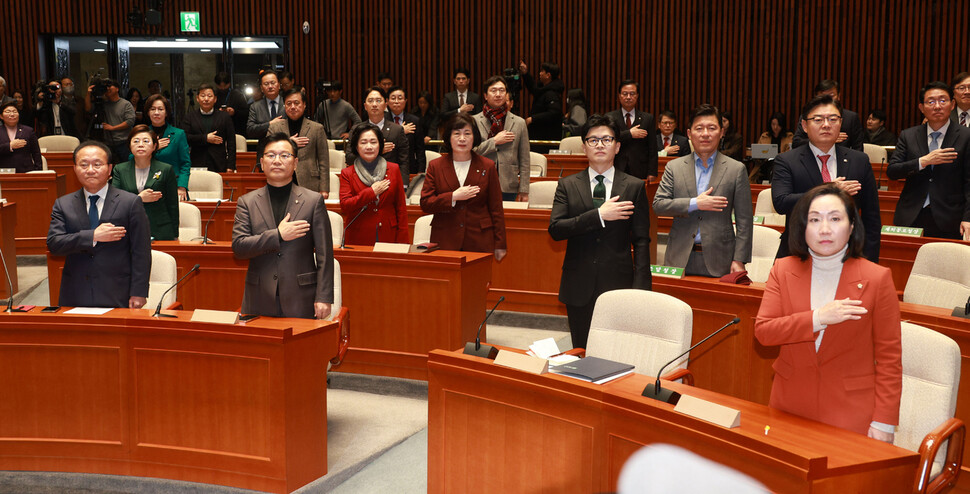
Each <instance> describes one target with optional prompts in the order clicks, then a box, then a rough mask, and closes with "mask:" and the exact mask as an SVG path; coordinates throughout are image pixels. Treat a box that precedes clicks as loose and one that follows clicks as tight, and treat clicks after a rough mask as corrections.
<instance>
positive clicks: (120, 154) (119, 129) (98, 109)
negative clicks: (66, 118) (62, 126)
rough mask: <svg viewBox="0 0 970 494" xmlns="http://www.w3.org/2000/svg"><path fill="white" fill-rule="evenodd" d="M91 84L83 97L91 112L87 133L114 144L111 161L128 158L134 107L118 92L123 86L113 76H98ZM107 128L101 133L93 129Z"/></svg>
mask: <svg viewBox="0 0 970 494" xmlns="http://www.w3.org/2000/svg"><path fill="white" fill-rule="evenodd" d="M91 82H92V84H91V85H90V86H88V94H87V95H86V96H85V97H84V107H85V109H87V111H89V112H91V113H92V117H91V118H92V125H91V130H90V131H89V132H88V137H90V138H92V139H97V140H101V141H102V142H104V143H105V144H107V145H108V147H109V148H111V162H112V163H114V164H117V163H121V162H123V161H127V160H128V154H129V151H130V150H129V148H128V132H129V131H130V130H131V128H132V127H133V126H134V125H135V107H134V106H132V105H131V102H130V101H128V100H126V99H124V98H122V97H121V95H120V94H119V91H120V89H121V86H119V85H118V83H117V82H116V81H114V80H112V79H100V80H98V79H95V80H92V81H91ZM98 124H100V128H101V129H103V130H104V134H103V135H99V133H98V132H96V131H94V129H97V128H98Z"/></svg>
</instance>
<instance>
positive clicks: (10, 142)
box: [0, 101, 44, 173]
mask: <svg viewBox="0 0 970 494" xmlns="http://www.w3.org/2000/svg"><path fill="white" fill-rule="evenodd" d="M0 115H2V119H3V125H0V168H15V169H16V170H17V173H26V172H29V171H32V170H40V169H43V167H44V164H43V160H42V159H41V156H40V145H39V144H38V143H37V134H35V133H34V129H32V128H30V127H28V126H26V125H20V112H19V111H18V110H17V107H16V106H15V104H14V102H13V101H10V102H8V103H7V104H5V105H3V106H2V107H0ZM11 133H12V134H13V139H11V138H10V134H11Z"/></svg>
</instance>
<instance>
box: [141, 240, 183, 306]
mask: <svg viewBox="0 0 970 494" xmlns="http://www.w3.org/2000/svg"><path fill="white" fill-rule="evenodd" d="M176 281H178V269H177V268H176V266H175V258H174V257H172V256H171V255H169V254H166V253H164V252H161V251H158V250H153V251H152V270H151V273H150V274H149V276H148V302H146V303H145V308H146V309H151V310H155V307H156V306H158V301H159V300H160V299H161V298H162V294H163V293H165V290H168V289H169V287H171V286H172V285H174V284H175V282H176ZM177 290H178V288H177V287H176V288H172V291H170V292H168V293H167V294H166V295H165V299H164V300H162V308H163V309H165V308H167V307H170V306H171V305H172V304H174V303H175V299H176V297H175V294H176V291H177Z"/></svg>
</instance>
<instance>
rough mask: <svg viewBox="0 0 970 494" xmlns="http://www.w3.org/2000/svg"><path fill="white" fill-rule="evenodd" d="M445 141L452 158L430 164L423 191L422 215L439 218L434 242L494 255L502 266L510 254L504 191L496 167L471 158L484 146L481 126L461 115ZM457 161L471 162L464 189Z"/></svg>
mask: <svg viewBox="0 0 970 494" xmlns="http://www.w3.org/2000/svg"><path fill="white" fill-rule="evenodd" d="M442 137H443V138H444V145H443V148H444V151H445V153H447V154H445V155H444V156H442V157H440V158H438V159H435V160H433V161H432V162H431V163H428V171H427V173H426V175H425V178H424V187H422V189H421V210H422V211H424V212H425V213H429V214H434V219H433V220H431V241H432V242H434V243H437V244H438V246H439V247H441V248H442V249H446V250H467V251H474V252H489V253H494V254H495V260H496V261H501V260H502V258H503V257H505V253H506V249H507V247H506V244H505V212H504V211H503V209H502V186H501V184H500V183H499V179H498V170H497V169H496V168H495V163H494V162H492V160H490V159H488V158H485V157H483V156H480V155H478V154H476V153H474V152H472V149H474V147H475V146H478V145H479V144H480V143H481V142H482V136H481V134H479V131H478V126H477V125H475V121H474V120H472V118H471V117H469V116H468V115H467V114H465V113H456V114H455V115H453V116H451V117H450V118H449V119H448V121H447V122H445V125H444V128H443V133H442ZM455 161H458V162H466V161H471V163H469V164H468V168H467V170H462V171H463V172H465V181H464V182H463V183H459V178H458V168H457V165H455ZM461 168H464V166H462V167H461Z"/></svg>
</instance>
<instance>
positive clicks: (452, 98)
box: [440, 67, 482, 122]
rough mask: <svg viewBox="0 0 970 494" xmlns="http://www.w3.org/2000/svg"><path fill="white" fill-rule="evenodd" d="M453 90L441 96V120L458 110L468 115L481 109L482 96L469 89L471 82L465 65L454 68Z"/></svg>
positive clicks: (469, 73)
mask: <svg viewBox="0 0 970 494" xmlns="http://www.w3.org/2000/svg"><path fill="white" fill-rule="evenodd" d="M454 82H455V90H454V91H452V92H450V93H445V95H444V97H443V98H441V112H440V115H441V121H442V122H445V121H446V120H448V117H450V116H452V115H454V114H455V113H458V112H460V111H462V112H465V113H467V114H469V115H475V114H476V113H481V111H482V97H481V96H479V95H477V94H475V93H473V92H471V91H469V90H468V86H469V85H470V83H471V71H469V70H468V69H466V68H465V67H458V68H456V69H455V81H454Z"/></svg>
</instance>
